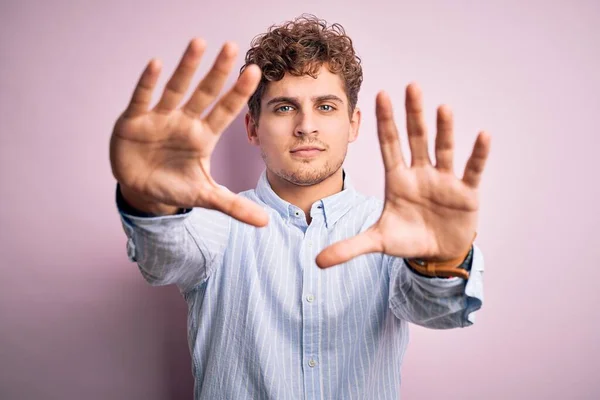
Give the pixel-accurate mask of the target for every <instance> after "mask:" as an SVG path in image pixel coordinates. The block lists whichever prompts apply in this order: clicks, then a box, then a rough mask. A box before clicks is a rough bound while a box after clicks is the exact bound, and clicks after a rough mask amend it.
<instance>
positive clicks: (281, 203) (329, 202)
mask: <svg viewBox="0 0 600 400" xmlns="http://www.w3.org/2000/svg"><path fill="white" fill-rule="evenodd" d="M343 176H344V184H343V186H342V190H341V191H339V192H338V193H335V194H333V195H331V196H327V197H325V198H323V199H320V200H317V201H315V202H314V203H313V205H312V207H311V211H310V212H311V216H314V215H315V214H317V213H321V212H322V213H323V215H324V217H325V225H326V226H327V227H328V228H329V227H332V226H333V225H334V224H335V223H336V222H337V221H338V220H339V219H340V218H341V217H342V216H343V215H344V214H346V213H347V212H348V211H349V210H350V208H351V207H352V205H353V203H354V199H355V195H356V191H355V189H354V186H353V185H352V182H351V181H350V177H349V176H348V174H346V171H343ZM256 195H257V196H258V198H259V199H260V200H262V201H263V202H264V203H265V204H266V205H268V206H270V207H271V208H273V209H274V210H275V211H277V213H278V214H279V215H280V216H281V218H282V219H283V220H289V219H290V218H291V217H292V215H294V213H295V212H296V211H298V210H299V209H298V207H296V206H294V205H293V204H291V203H289V202H287V201H285V200H283V199H282V198H281V197H279V196H278V195H277V193H275V192H274V191H273V189H272V188H271V185H270V184H269V180H268V179H267V170H266V169H264V170H263V172H262V173H261V174H260V177H259V179H258V183H257V185H256Z"/></svg>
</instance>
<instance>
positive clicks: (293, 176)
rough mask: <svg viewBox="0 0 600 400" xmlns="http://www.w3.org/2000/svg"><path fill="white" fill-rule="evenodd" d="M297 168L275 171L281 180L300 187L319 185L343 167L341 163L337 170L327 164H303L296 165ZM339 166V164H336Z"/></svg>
mask: <svg viewBox="0 0 600 400" xmlns="http://www.w3.org/2000/svg"><path fill="white" fill-rule="evenodd" d="M295 164H296V165H295V166H292V167H289V168H285V169H280V170H278V171H277V170H276V171H274V173H275V174H276V175H277V176H279V177H280V178H282V179H284V180H286V181H288V182H290V183H293V184H294V185H298V186H312V185H317V184H319V183H321V182H323V181H324V180H326V179H327V178H329V177H330V176H332V175H333V174H335V173H336V172H337V171H338V169H339V168H340V167H341V163H340V164H339V166H337V168H336V167H335V166H332V165H331V164H330V163H328V162H326V163H325V164H323V165H318V166H317V165H315V166H312V165H311V164H310V163H307V162H301V164H300V165H298V164H297V163H295ZM336 165H337V163H336Z"/></svg>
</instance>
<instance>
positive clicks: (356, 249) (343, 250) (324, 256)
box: [316, 228, 383, 268]
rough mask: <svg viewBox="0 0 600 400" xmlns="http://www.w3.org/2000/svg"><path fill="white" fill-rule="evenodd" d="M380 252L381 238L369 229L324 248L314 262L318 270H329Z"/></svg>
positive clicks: (373, 230)
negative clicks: (360, 257) (364, 255)
mask: <svg viewBox="0 0 600 400" xmlns="http://www.w3.org/2000/svg"><path fill="white" fill-rule="evenodd" d="M381 251H383V246H382V242H381V236H380V235H379V233H378V232H377V231H376V230H375V229H373V228H369V229H368V230H366V231H365V232H363V233H361V234H359V235H356V236H354V237H352V238H350V239H346V240H342V241H339V242H337V243H334V244H332V245H331V246H328V247H326V248H325V249H324V250H323V251H321V252H320V253H319V255H317V260H316V262H317V265H318V266H319V268H329V267H332V266H334V265H338V264H341V263H344V262H346V261H349V260H352V259H353V258H355V257H358V256H360V255H362V254H368V253H375V252H381Z"/></svg>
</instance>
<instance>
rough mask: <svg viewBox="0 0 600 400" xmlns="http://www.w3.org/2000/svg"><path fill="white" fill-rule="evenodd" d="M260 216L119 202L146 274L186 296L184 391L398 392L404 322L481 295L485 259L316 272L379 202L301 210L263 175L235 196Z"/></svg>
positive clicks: (256, 394)
mask: <svg viewBox="0 0 600 400" xmlns="http://www.w3.org/2000/svg"><path fill="white" fill-rule="evenodd" d="M241 195H242V196H244V197H247V198H249V199H251V200H253V201H255V202H256V203H258V204H260V205H261V206H262V207H263V208H264V209H265V210H266V211H267V212H268V213H269V215H270V222H269V224H268V226H266V227H263V228H256V227H253V226H250V225H247V224H243V223H240V222H239V221H237V220H235V219H233V218H231V217H229V216H227V215H225V214H222V213H220V212H218V211H214V210H208V209H203V208H194V209H192V210H190V211H187V212H185V213H184V214H181V215H173V216H163V217H151V218H144V217H137V216H133V215H131V214H127V213H126V212H124V211H123V208H122V207H121V206H119V212H120V215H121V221H122V225H123V228H124V230H125V233H126V235H127V237H128V241H127V251H128V255H129V258H130V260H131V261H135V262H137V264H138V266H139V269H140V271H141V273H142V275H143V277H144V278H145V279H146V280H147V281H148V282H149V283H150V284H152V285H166V284H175V285H177V287H178V288H179V290H180V291H181V293H182V295H183V297H184V298H185V300H186V302H187V304H188V342H189V347H190V352H191V355H192V360H193V375H194V383H195V385H194V398H195V399H210V400H217V399H236V400H238V399H277V400H279V399H390V400H392V399H393V400H397V399H398V398H399V396H400V379H401V376H400V366H401V365H402V359H403V357H404V352H405V349H406V346H407V343H408V323H409V322H412V323H414V324H418V325H421V326H425V327H428V328H434V329H447V328H455V327H465V326H468V325H471V324H472V323H473V322H474V316H475V314H474V313H473V311H475V310H477V309H479V308H480V307H481V304H482V301H483V290H482V289H483V288H482V274H483V258H482V255H481V252H480V250H479V249H478V248H477V247H476V246H474V250H473V253H472V254H473V258H472V261H471V262H472V264H471V273H470V278H469V279H468V280H467V281H465V280H463V279H460V278H451V279H441V278H428V277H423V276H420V275H417V274H415V273H414V272H413V271H412V270H411V269H409V267H407V265H406V264H405V263H404V261H403V259H401V258H397V257H392V256H388V255H385V254H382V253H372V254H368V255H362V256H359V257H357V258H355V259H353V260H351V261H349V262H346V263H344V264H342V265H338V266H335V267H332V268H329V269H325V270H321V269H320V268H319V267H317V265H316V263H315V258H316V256H317V254H319V252H320V251H321V250H323V249H324V248H325V247H327V246H328V245H330V244H332V243H334V242H337V241H339V240H342V239H346V238H350V237H352V236H354V235H356V234H358V233H360V232H362V231H364V230H366V229H367V228H368V227H369V226H371V225H373V224H374V223H375V222H376V221H377V219H378V218H379V216H380V215H381V211H382V209H383V202H382V201H381V200H379V199H376V198H374V197H369V196H365V195H363V194H360V193H359V192H357V191H356V190H355V189H354V188H353V186H352V184H351V183H350V180H349V177H348V176H347V175H346V176H345V178H344V186H343V190H342V191H340V192H339V193H336V194H334V195H332V196H329V197H326V198H324V199H322V200H319V201H317V202H315V203H314V204H313V205H312V207H311V209H310V215H311V217H312V221H311V223H310V225H309V224H307V222H306V217H305V215H304V212H303V211H302V210H301V209H300V208H298V207H296V206H294V205H293V204H290V203H288V202H286V201H284V200H282V199H281V198H280V197H278V196H277V194H275V192H274V191H273V190H272V189H271V187H270V185H269V182H268V180H267V178H266V172H265V171H263V173H262V174H261V176H260V178H259V181H258V184H257V186H256V189H254V190H248V191H245V192H242V193H241Z"/></svg>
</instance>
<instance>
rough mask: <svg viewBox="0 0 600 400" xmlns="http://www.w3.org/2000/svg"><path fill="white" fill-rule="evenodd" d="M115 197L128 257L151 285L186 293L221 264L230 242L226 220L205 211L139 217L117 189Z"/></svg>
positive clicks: (214, 212) (227, 220)
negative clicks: (175, 287)
mask: <svg viewBox="0 0 600 400" xmlns="http://www.w3.org/2000/svg"><path fill="white" fill-rule="evenodd" d="M116 197H117V201H116V203H117V210H118V212H119V215H120V218H121V225H122V227H123V230H124V232H125V235H126V236H127V255H128V257H129V260H130V261H132V262H136V263H137V265H138V267H139V269H140V272H141V274H142V276H143V277H144V278H145V279H146V281H148V283H150V284H151V285H153V286H161V285H168V284H175V285H177V286H178V287H179V289H180V290H181V291H182V292H187V291H189V290H191V289H193V288H195V287H196V286H198V285H199V284H201V283H204V282H205V281H206V280H207V279H208V278H209V276H210V274H211V272H212V271H213V270H214V268H215V267H216V266H217V265H219V263H220V262H221V260H222V257H223V254H224V252H225V248H226V246H227V241H228V239H229V229H230V217H229V216H227V215H225V214H223V213H221V212H219V211H215V210H209V209H204V208H193V209H187V210H182V211H181V212H180V213H179V214H175V215H166V216H150V215H144V216H142V214H141V213H139V212H135V210H132V209H130V208H127V205H126V204H125V203H124V202H123V200H122V199H120V198H119V197H120V196H119V188H118V186H117V196H116ZM134 214H135V215H134Z"/></svg>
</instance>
